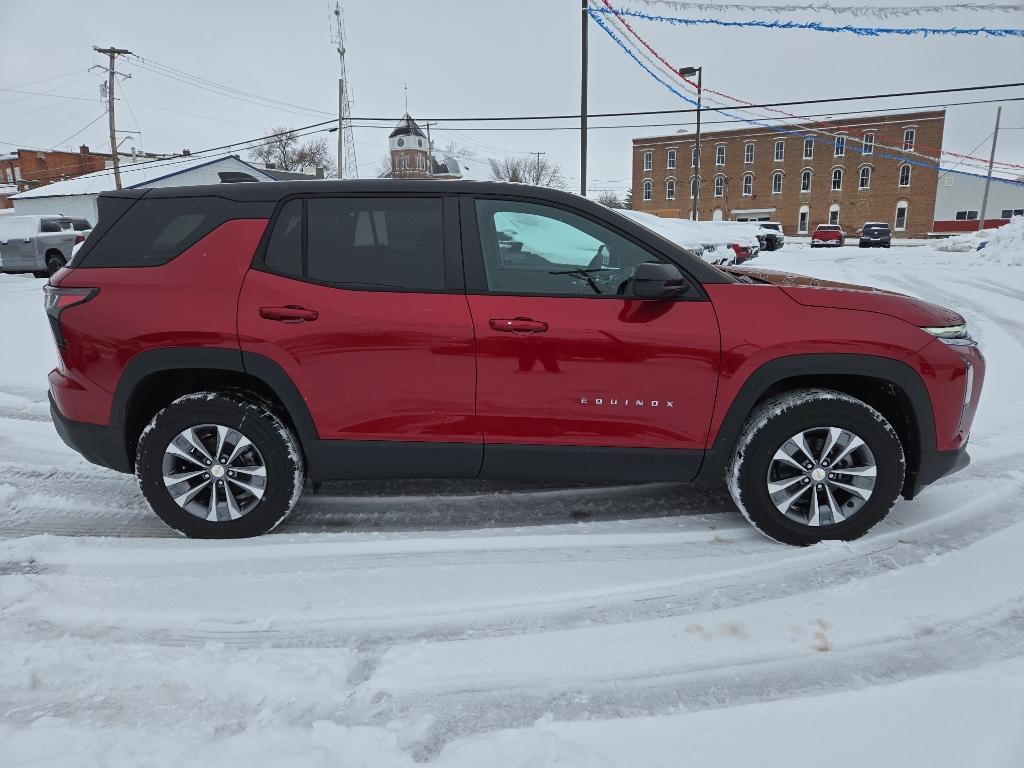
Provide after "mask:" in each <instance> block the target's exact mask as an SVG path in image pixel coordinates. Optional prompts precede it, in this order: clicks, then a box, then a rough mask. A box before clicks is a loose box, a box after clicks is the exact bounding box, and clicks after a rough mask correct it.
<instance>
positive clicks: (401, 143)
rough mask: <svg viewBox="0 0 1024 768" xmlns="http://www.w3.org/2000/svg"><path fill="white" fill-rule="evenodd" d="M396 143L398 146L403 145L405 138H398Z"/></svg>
mask: <svg viewBox="0 0 1024 768" xmlns="http://www.w3.org/2000/svg"><path fill="white" fill-rule="evenodd" d="M396 143H397V144H398V146H400V147H404V146H405V139H399V140H398V141H397V142H396Z"/></svg>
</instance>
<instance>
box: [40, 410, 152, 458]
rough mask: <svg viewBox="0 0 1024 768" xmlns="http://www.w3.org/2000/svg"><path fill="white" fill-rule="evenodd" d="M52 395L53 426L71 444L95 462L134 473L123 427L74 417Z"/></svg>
mask: <svg viewBox="0 0 1024 768" xmlns="http://www.w3.org/2000/svg"><path fill="white" fill-rule="evenodd" d="M49 397H50V417H51V418H52V419H53V426H54V428H55V429H56V430H57V434H58V435H60V439H61V440H63V441H64V444H65V445H67V446H68V448H71V449H72V450H74V451H77V452H78V453H80V454H81V455H82V457H83V458H85V459H86V460H87V461H91V462H92V463H93V464H99V465H100V466H101V467H107V468H108V469H113V470H116V471H117V472H126V473H128V474H131V472H132V471H133V468H132V462H131V461H130V460H129V458H128V451H127V448H126V447H125V441H124V430H123V429H115V428H113V427H109V426H105V425H101V424H86V423H85V422H81V421H72V420H71V419H68V418H66V417H65V416H64V414H62V413H61V412H60V409H59V408H57V403H55V402H54V400H53V395H52V394H51V395H50V396H49Z"/></svg>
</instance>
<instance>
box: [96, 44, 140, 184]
mask: <svg viewBox="0 0 1024 768" xmlns="http://www.w3.org/2000/svg"><path fill="white" fill-rule="evenodd" d="M92 49H93V50H94V51H96V53H102V54H104V55H105V56H109V57H110V65H109V66H108V67H107V122H108V123H109V124H110V155H111V157H112V158H113V160H114V186H115V187H116V188H117V189H120V188H121V163H120V162H119V161H118V158H117V129H116V128H115V125H114V61H115V60H116V59H117V57H118V56H130V55H131V51H129V50H128V49H127V48H114V47H110V48H99V47H98V46H95V45H94V46H93V47H92Z"/></svg>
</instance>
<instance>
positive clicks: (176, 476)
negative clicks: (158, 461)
mask: <svg viewBox="0 0 1024 768" xmlns="http://www.w3.org/2000/svg"><path fill="white" fill-rule="evenodd" d="M203 474H206V470H205V469H197V470H195V471H188V472H175V473H173V474H170V475H164V485H166V486H167V487H168V488H170V487H171V486H172V485H176V484H178V483H181V482H184V481H185V480H191V479H192V478H193V477H199V476H200V475H203Z"/></svg>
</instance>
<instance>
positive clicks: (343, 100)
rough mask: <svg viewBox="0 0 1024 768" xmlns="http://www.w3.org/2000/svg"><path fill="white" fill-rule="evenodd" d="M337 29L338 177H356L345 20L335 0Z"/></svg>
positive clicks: (335, 38)
mask: <svg viewBox="0 0 1024 768" xmlns="http://www.w3.org/2000/svg"><path fill="white" fill-rule="evenodd" d="M334 18H335V22H336V25H337V26H336V31H335V34H334V36H333V37H332V38H331V42H332V43H334V44H335V46H336V47H337V50H338V178H339V179H344V178H350V179H354V178H356V177H357V176H359V165H358V164H357V163H356V141H355V138H354V137H353V135H352V100H351V98H350V97H349V87H348V74H347V71H346V68H345V20H344V18H343V17H342V15H341V3H340V2H339V1H338V0H335V3H334Z"/></svg>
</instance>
